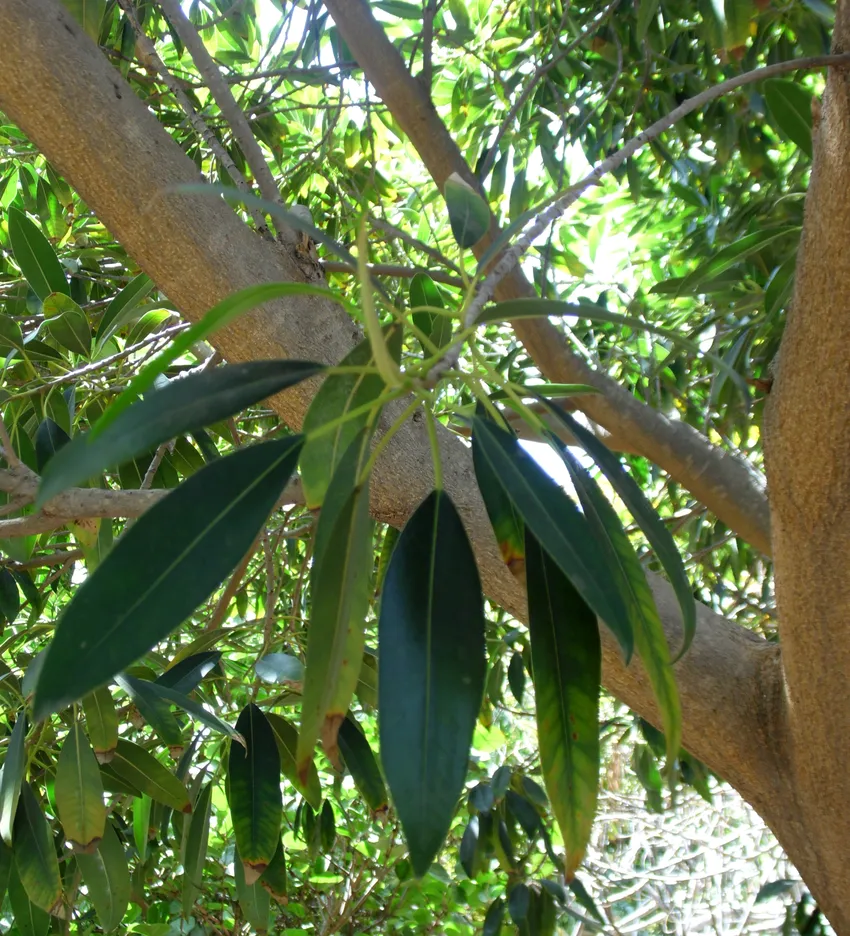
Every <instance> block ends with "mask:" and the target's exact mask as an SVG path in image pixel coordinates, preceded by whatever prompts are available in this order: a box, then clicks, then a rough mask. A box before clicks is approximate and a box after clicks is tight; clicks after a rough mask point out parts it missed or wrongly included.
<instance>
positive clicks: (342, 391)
mask: <svg viewBox="0 0 850 936" xmlns="http://www.w3.org/2000/svg"><path fill="white" fill-rule="evenodd" d="M384 338H385V340H386V344H387V349H388V350H389V352H390V355H391V357H392V359H393V360H394V361H395V362H396V363H398V361H399V360H400V357H401V340H402V328H401V326H399V325H395V326H390V327H388V328H386V329H384ZM340 367H346V368H348V367H374V360H373V358H372V347H371V345H370V343H369V339H368V338H364V339H363V341H361V342H360V344H358V345H357V347H355V348H354V349H353V350H352V351H350V352H349V353H348V354H347V355H346V356H345V357H344V358H343V359H342V361H340ZM385 386H386V385H385V384H384V381H383V380H382V378H381V377H380V376H379V375H378V374H375V373H364V374H357V373H341V374H330V375H329V376H328V377H326V378H325V380H324V382H323V383H322V386H321V387H319V392H318V393H317V394H316V396H315V397H313V402H312V403H311V404H310V408H309V409H308V410H307V414H306V416H305V417H304V423H303V425H302V427H301V428H302V432H303V433H304V434H305V435H306V436H307V439H306V441H305V443H304V448H303V450H302V452H301V458H300V460H299V467H300V468H301V481H302V483H303V485H304V496H305V498H306V502H307V507H309V508H310V509H311V510H315V509H316V508H318V507H321V506H322V503H323V502H324V499H325V493H326V492H327V489H328V485H329V484H330V481H331V478H332V477H333V474H334V472H335V471H336V467H337V465H338V464H339V462H340V460H341V459H342V456H343V455H344V454H345V452H346V451H347V450H348V448H349V446H350V445H351V443H352V441H353V440H354V438H355V437H356V436H357V435H358V433H360V432H362V431H363V430H364V428H366V427H368V426H372V425H373V424H374V422H375V420H376V419H377V418H378V412H379V408H378V407H377V406H376V407H374V408H372V409H366V410H365V411H364V412H362V413H360V414H359V415H358V416H353V417H351V418H349V419H346V420H345V421H344V422H340V423H338V424H337V425H336V426H335V427H334V428H333V429H332V430H329V431H327V432H323V433H321V434H320V435H312V436H311V433H313V432H314V431H315V430H317V429H320V428H321V427H322V426H324V425H325V424H326V423H329V422H333V421H334V420H337V419H340V418H342V417H343V416H345V415H346V414H347V413H351V412H354V411H355V410H359V409H361V408H362V407H368V405H369V404H370V403H372V402H374V401H376V400H377V399H378V397H379V396H380V395H381V393H382V392H383V390H384V388H385Z"/></svg>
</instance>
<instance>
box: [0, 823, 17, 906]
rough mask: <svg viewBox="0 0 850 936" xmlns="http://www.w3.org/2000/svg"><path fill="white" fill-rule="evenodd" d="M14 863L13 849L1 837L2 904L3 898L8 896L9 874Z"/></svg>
mask: <svg viewBox="0 0 850 936" xmlns="http://www.w3.org/2000/svg"><path fill="white" fill-rule="evenodd" d="M13 864H14V856H13V854H12V849H11V848H9V846H8V845H7V844H6V843H5V842H4V841H3V840H2V839H0V904H2V903H3V898H4V897H5V896H6V891H7V889H8V887H9V876H10V874H11V873H12V865H13Z"/></svg>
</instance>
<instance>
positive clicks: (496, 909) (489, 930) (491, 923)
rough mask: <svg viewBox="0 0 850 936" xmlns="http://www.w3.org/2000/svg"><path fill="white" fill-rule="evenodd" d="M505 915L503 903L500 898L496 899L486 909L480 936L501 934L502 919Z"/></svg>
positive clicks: (497, 935)
mask: <svg viewBox="0 0 850 936" xmlns="http://www.w3.org/2000/svg"><path fill="white" fill-rule="evenodd" d="M504 915H505V902H504V900H502V899H501V897H498V898H496V900H494V901H493V903H491V904H490V906H489V907H488V908H487V914H486V916H485V917H484V928H483V930H482V931H481V936H499V934H500V933H501V932H502V919H503V917H504Z"/></svg>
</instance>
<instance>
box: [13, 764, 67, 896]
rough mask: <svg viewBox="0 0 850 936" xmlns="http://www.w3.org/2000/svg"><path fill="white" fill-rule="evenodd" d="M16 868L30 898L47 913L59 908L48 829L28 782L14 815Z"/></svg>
mask: <svg viewBox="0 0 850 936" xmlns="http://www.w3.org/2000/svg"><path fill="white" fill-rule="evenodd" d="M14 838H15V849H14V851H15V868H16V869H17V872H18V876H19V877H20V879H21V884H23V885H24V890H25V891H26V892H27V895H28V896H29V899H30V900H31V901H32V902H33V903H34V904H35V905H36V906H37V907H40V908H41V909H42V910H46V911H47V912H48V913H57V912H58V911H60V910H61V909H62V881H61V879H60V877H59V862H58V860H57V858H56V850H55V848H54V847H53V836H52V835H51V834H50V826H49V825H48V824H47V819H46V818H45V816H44V813H43V812H42V809H41V804H40V803H39V801H38V799H37V798H36V795H35V793H33V791H32V787H31V786H30V785H29V783H26V782H25V783H23V784H22V785H21V797H20V800H19V801H18V811H17V813H16V814H15V828H14Z"/></svg>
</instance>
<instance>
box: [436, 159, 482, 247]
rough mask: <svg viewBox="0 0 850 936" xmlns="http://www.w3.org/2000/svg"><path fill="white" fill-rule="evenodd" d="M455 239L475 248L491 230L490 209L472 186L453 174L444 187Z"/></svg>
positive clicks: (461, 244) (464, 245)
mask: <svg viewBox="0 0 850 936" xmlns="http://www.w3.org/2000/svg"><path fill="white" fill-rule="evenodd" d="M443 195H444V197H445V199H446V207H447V208H448V210H449V223H450V224H451V227H452V234H453V235H454V239H455V240H456V241H457V243H458V244H459V245H460V246H461V247H473V246H474V245H475V244H477V243H478V241H480V240H481V238H482V237H484V235H485V234H486V233H487V231H489V230H490V208H489V206H488V205H487V202H486V201H484V199H483V198H482V197H481V196H480V195H479V194H478V192H476V191H475V190H474V189H473V188H472V186H471V185H470V184H469V183H468V182H466V181H464V180H463V179H462V178H461V177H460V176H459V175H458V174H457V173H456V172H453V173H452V174H451V175H450V176H449V177H448V179H446V181H445V183H444V185H443Z"/></svg>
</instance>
